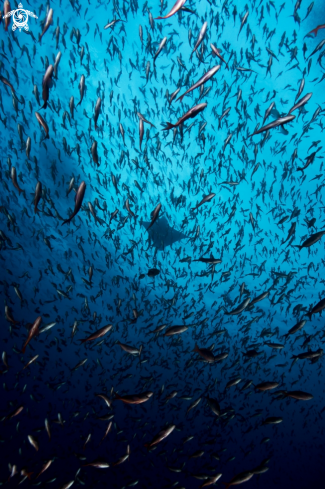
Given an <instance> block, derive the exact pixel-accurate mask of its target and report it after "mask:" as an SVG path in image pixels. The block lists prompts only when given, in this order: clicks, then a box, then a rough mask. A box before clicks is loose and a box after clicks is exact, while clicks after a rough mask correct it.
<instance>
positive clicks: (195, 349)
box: [193, 343, 199, 352]
mask: <svg viewBox="0 0 325 489" xmlns="http://www.w3.org/2000/svg"><path fill="white" fill-rule="evenodd" d="M193 351H196V352H197V351H199V347H198V346H197V344H196V343H195V347H194V350H193Z"/></svg>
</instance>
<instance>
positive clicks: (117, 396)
mask: <svg viewBox="0 0 325 489" xmlns="http://www.w3.org/2000/svg"><path fill="white" fill-rule="evenodd" d="M114 394H115V399H119V400H120V401H122V400H123V398H122V397H121V396H120V395H119V394H118V393H117V392H114Z"/></svg>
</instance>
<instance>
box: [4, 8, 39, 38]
mask: <svg viewBox="0 0 325 489" xmlns="http://www.w3.org/2000/svg"><path fill="white" fill-rule="evenodd" d="M29 15H30V16H31V17H34V18H35V19H37V18H38V17H37V15H35V14H34V13H33V12H30V11H29V10H25V9H23V4H22V3H20V4H19V5H18V9H17V10H12V11H11V12H8V13H7V14H6V15H4V16H3V18H4V19H6V18H7V17H11V16H12V20H13V25H12V30H13V31H15V30H16V29H19V32H21V30H22V29H25V31H28V30H29V27H28V23H27V22H28V16H29Z"/></svg>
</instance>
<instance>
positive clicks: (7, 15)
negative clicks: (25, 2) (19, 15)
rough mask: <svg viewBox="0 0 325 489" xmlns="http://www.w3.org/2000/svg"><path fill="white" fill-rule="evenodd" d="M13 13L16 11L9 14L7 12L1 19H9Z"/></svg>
mask: <svg viewBox="0 0 325 489" xmlns="http://www.w3.org/2000/svg"><path fill="white" fill-rule="evenodd" d="M15 12H16V10H12V11H11V12H8V13H7V14H6V15H4V16H3V18H4V19H7V18H8V17H11V16H12V15H13V14H14V13H15Z"/></svg>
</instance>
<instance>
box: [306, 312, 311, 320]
mask: <svg viewBox="0 0 325 489" xmlns="http://www.w3.org/2000/svg"><path fill="white" fill-rule="evenodd" d="M306 315H307V316H308V319H309V321H311V317H312V312H307V314H306Z"/></svg>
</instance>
